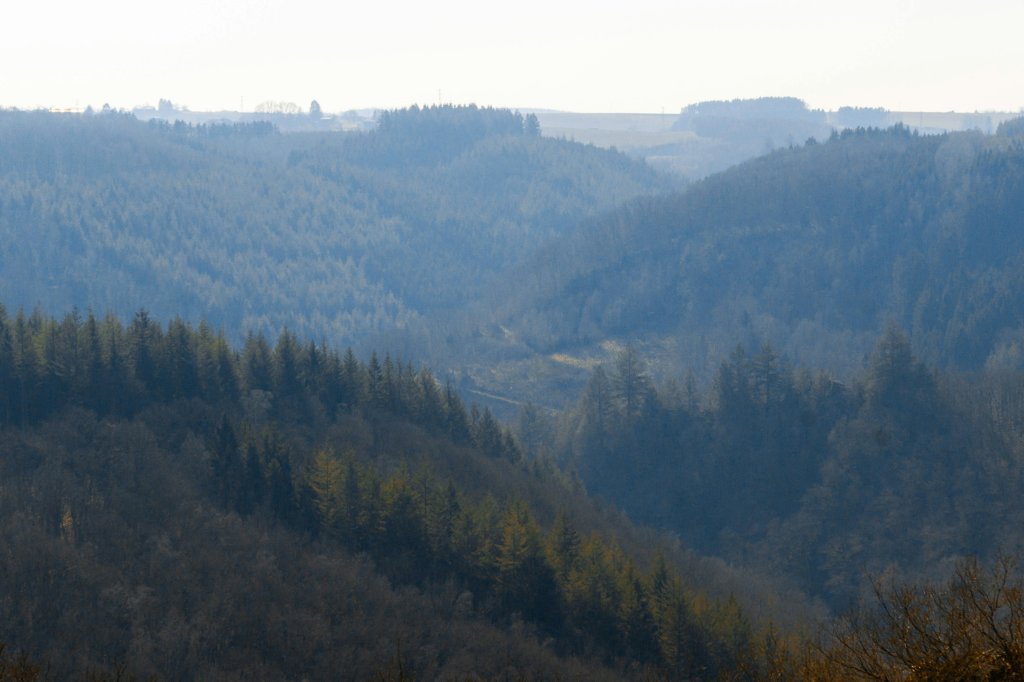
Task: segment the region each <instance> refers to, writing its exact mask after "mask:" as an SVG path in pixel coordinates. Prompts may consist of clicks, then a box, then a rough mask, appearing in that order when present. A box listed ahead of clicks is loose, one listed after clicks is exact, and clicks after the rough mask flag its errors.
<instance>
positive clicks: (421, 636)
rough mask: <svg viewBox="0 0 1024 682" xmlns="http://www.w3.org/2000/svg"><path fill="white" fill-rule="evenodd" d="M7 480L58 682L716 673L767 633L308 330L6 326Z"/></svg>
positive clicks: (83, 323)
mask: <svg viewBox="0 0 1024 682" xmlns="http://www.w3.org/2000/svg"><path fill="white" fill-rule="evenodd" d="M0 477H2V481H3V484H2V485H0V529H2V535H3V537H4V552H3V553H2V555H0V577H2V583H3V585H4V588H5V592H4V598H3V600H0V641H2V642H5V643H6V644H8V645H9V646H11V647H12V648H13V649H14V650H22V649H23V650H25V651H27V652H28V653H29V654H30V655H31V656H32V658H34V659H35V660H38V661H41V662H44V663H45V664H47V665H48V666H49V667H50V670H51V671H52V673H53V674H54V675H56V676H57V677H60V678H72V677H79V676H83V675H86V674H87V673H88V672H89V671H90V670H100V671H102V670H113V669H114V668H115V667H116V666H118V665H123V666H125V670H126V671H127V673H129V674H131V675H138V676H143V677H144V676H148V675H150V674H158V675H160V676H161V677H166V678H173V679H186V678H202V679H238V678H239V677H246V678H249V679H252V678H256V679H284V678H288V679H294V678H300V677H306V676H308V677H311V678H330V677H335V676H337V675H338V674H339V673H338V671H345V673H344V675H345V676H346V677H351V678H353V679H370V678H371V677H374V676H377V675H380V676H382V677H384V678H386V679H388V678H391V676H397V675H398V672H397V671H398V668H399V667H401V668H402V669H403V670H404V671H405V673H404V674H405V675H406V677H405V678H403V679H408V677H409V676H412V677H415V678H418V679H437V678H452V679H463V678H466V677H473V676H477V677H484V678H494V677H498V676H508V677H511V678H519V677H522V678H526V679H540V678H544V679H547V678H551V679H564V678H567V677H568V678H585V679H621V678H622V677H635V678H643V677H645V676H648V677H649V676H651V675H655V674H657V675H667V676H671V677H676V678H679V677H685V676H691V675H692V674H693V673H694V671H699V670H703V671H705V672H706V674H711V675H714V674H717V673H718V672H724V671H727V670H730V669H733V668H735V666H736V665H737V664H738V662H739V661H740V660H741V659H742V658H744V657H747V656H751V655H756V648H757V646H758V639H759V636H760V635H759V630H760V626H759V625H758V624H757V623H758V622H763V618H764V617H765V616H767V615H769V614H768V613H765V612H762V613H760V614H759V615H757V621H751V620H750V619H748V618H747V617H746V616H745V615H744V614H743V613H742V612H741V611H740V609H739V607H738V606H737V604H736V602H735V601H733V600H731V599H726V598H725V597H727V596H728V594H729V593H735V594H737V595H738V596H739V598H740V600H741V601H743V602H748V603H752V604H760V605H762V608H763V606H765V605H768V604H771V603H772V602H773V597H772V596H771V595H770V593H768V592H767V591H766V590H763V586H762V587H760V588H759V587H758V586H757V585H756V584H755V583H752V582H751V581H750V580H749V578H747V577H741V576H738V575H730V571H729V570H728V569H726V568H725V567H723V566H719V565H716V564H714V563H710V562H703V561H701V560H699V559H698V558H696V557H692V556H688V555H686V554H685V553H683V552H682V551H681V550H680V549H679V548H678V546H677V544H676V543H674V542H673V541H672V540H671V539H668V538H659V537H658V536H656V535H654V534H652V533H650V532H647V531H643V530H641V529H638V528H636V527H633V526H632V525H630V524H629V523H628V522H627V521H626V520H625V519H624V518H623V517H622V516H621V515H620V514H618V513H616V512H614V511H611V510H607V509H602V508H601V507H599V506H598V505H596V504H594V503H593V502H592V501H591V500H589V499H588V498H587V497H586V496H585V495H584V494H583V493H582V492H581V490H580V489H579V486H578V482H574V481H573V480H572V479H571V478H570V477H566V476H565V475H563V474H560V473H559V472H557V471H556V470H555V469H554V468H553V467H551V466H550V464H546V463H545V462H543V461H539V460H532V461H531V460H526V459H524V458H523V456H522V454H521V452H520V449H519V446H518V445H517V443H516V442H515V441H514V440H513V439H512V438H511V436H510V435H509V433H508V432H506V431H505V430H504V429H503V428H501V427H500V426H499V425H498V424H497V423H496V422H495V420H494V419H493V417H492V416H491V415H490V413H488V412H486V411H484V412H483V413H481V412H479V411H478V410H477V409H476V408H475V407H473V408H472V409H470V410H466V409H465V408H464V407H463V405H462V402H461V400H460V399H459V397H458V395H457V394H456V393H454V391H452V390H451V387H450V386H448V387H446V386H442V385H440V384H438V383H437V382H436V381H435V380H434V378H433V377H432V376H431V374H430V372H429V371H427V370H414V369H413V368H412V367H411V365H409V364H407V363H402V362H397V361H395V360H393V359H392V358H391V357H390V356H385V357H384V358H383V359H380V358H378V357H377V356H376V355H372V356H371V357H370V359H369V361H368V362H366V363H363V362H359V361H357V360H356V359H355V358H354V356H353V355H352V354H351V353H350V352H349V353H346V354H339V353H338V352H336V351H333V350H331V349H328V348H324V347H323V346H317V345H314V344H312V343H305V342H300V341H299V340H298V339H297V338H296V337H294V336H292V335H291V334H288V333H284V334H282V335H281V336H280V337H279V339H278V340H277V342H276V344H274V345H273V346H271V344H269V343H268V342H267V341H266V340H265V339H264V338H263V337H259V336H250V337H249V338H248V340H247V342H246V344H245V347H244V349H242V350H241V351H236V350H235V349H233V348H232V347H230V346H229V345H228V344H227V342H226V341H225V339H224V337H223V336H222V335H216V334H214V333H212V332H211V331H210V329H209V327H208V326H207V325H205V324H204V325H200V327H199V328H198V329H192V328H191V327H189V326H188V325H187V324H185V323H184V322H182V321H181V320H180V319H176V320H174V321H172V322H171V323H170V324H168V325H167V326H166V327H163V326H161V325H159V324H155V323H154V322H153V321H152V320H150V319H149V317H148V315H147V314H145V313H139V314H137V315H136V316H135V318H134V319H133V320H132V322H131V324H130V325H128V326H127V327H124V326H122V325H121V323H120V322H118V321H117V320H116V319H115V318H112V317H108V318H106V319H104V320H97V319H96V318H94V317H92V316H88V317H86V318H84V319H83V318H80V317H78V316H76V315H75V314H68V315H67V316H65V317H64V318H63V319H62V320H53V319H48V318H45V317H43V316H42V315H40V314H38V313H37V314H34V315H32V316H25V315H23V314H19V315H17V316H14V317H13V318H11V317H7V316H6V314H5V313H4V312H3V310H2V308H0ZM659 545H660V546H661V550H660V551H659V550H658V546H659ZM716 595H717V596H716ZM744 595H749V599H748V598H747V597H745V596H744ZM769 608H770V609H771V608H773V607H769ZM785 611H786V612H788V614H789V616H790V618H791V620H792V616H793V615H794V614H795V613H797V612H799V608H797V609H794V608H793V606H792V605H788V606H786V608H785ZM779 612H780V613H782V612H783V610H782V609H781V608H780V609H779ZM805 613H806V612H805ZM783 615H785V614H783Z"/></svg>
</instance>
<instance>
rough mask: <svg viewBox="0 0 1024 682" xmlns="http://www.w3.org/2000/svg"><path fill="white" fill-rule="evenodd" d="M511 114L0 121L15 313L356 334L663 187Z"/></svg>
mask: <svg viewBox="0 0 1024 682" xmlns="http://www.w3.org/2000/svg"><path fill="white" fill-rule="evenodd" d="M527 122H528V121H527V120H526V119H524V118H523V117H521V116H519V115H518V114H514V113H512V112H508V111H495V110H489V109H478V108H476V107H436V108H430V109H423V110H419V109H412V110H406V111H398V112H392V113H390V114H388V115H385V116H384V120H383V123H382V125H381V126H380V127H379V128H378V129H377V130H375V131H373V132H370V133H365V134H359V133H353V134H343V133H322V134H315V133H310V134H294V135H281V134H278V133H277V132H276V131H275V130H274V128H272V127H271V126H270V125H268V124H259V123H254V124H245V125H235V126H216V125H213V126H199V127H192V126H187V125H185V124H174V125H169V124H166V123H163V122H158V121H152V122H150V123H141V122H139V121H136V120H135V119H133V118H132V117H130V116H124V115H120V114H101V115H92V116H72V115H51V114H46V113H42V112H37V113H28V112H2V113H0V290H2V291H3V292H4V295H5V297H6V299H7V301H8V302H9V303H10V304H12V305H19V306H26V307H32V306H34V305H36V304H40V305H42V306H43V308H44V309H45V310H48V311H54V312H59V311H63V310H66V309H67V308H68V307H69V306H71V305H76V306H78V307H79V308H80V309H82V310H85V309H88V308H92V309H94V310H112V311H114V312H116V313H117V314H120V315H130V314H132V313H133V312H134V311H135V310H137V309H138V308H139V307H142V306H143V305H145V306H147V307H149V308H150V311H151V313H152V314H154V315H155V316H156V317H157V318H159V319H169V318H170V317H171V316H172V315H174V314H183V315H187V316H190V317H195V318H198V317H204V318H205V319H208V320H209V321H210V322H211V323H212V324H215V325H218V326H223V327H224V328H225V330H226V331H227V332H228V334H229V335H230V336H231V337H232V338H235V339H240V338H241V337H242V335H243V334H244V333H245V331H247V330H264V331H267V332H270V333H273V334H276V333H277V332H279V331H280V329H282V328H283V327H284V326H285V325H287V326H289V327H290V328H292V329H293V330H296V331H299V332H302V333H308V334H309V335H311V336H314V337H326V338H330V339H332V340H333V341H334V342H338V343H351V342H357V341H363V340H365V339H366V338H367V336H368V335H370V334H372V333H376V332H379V331H383V330H389V329H394V328H403V327H405V328H407V327H409V326H413V327H415V326H416V325H417V324H419V322H420V320H421V318H422V316H424V315H434V314H436V313H438V312H439V311H444V310H447V309H451V308H457V307H459V306H461V305H462V304H463V303H464V302H465V301H466V300H467V299H469V298H471V297H472V296H474V295H475V292H476V291H478V290H479V289H480V288H481V287H483V286H485V283H486V282H487V281H489V279H490V278H491V276H492V273H493V272H494V271H499V270H501V269H503V268H504V266H505V265H506V264H507V263H509V262H511V261H512V260H513V259H515V258H516V257H517V256H518V255H521V254H523V253H525V252H526V250H528V249H529V248H531V246H532V245H536V244H538V243H541V242H542V241H543V240H545V239H548V238H552V237H554V236H556V235H557V234H560V233H562V232H564V231H566V230H568V229H569V228H570V227H572V226H573V225H574V224H576V223H577V222H578V221H579V220H581V219H582V218H583V217H584V216H587V215H592V214H594V213H595V212H596V211H599V210H602V209H607V208H611V207H613V206H615V205H616V204H618V203H619V202H621V201H623V200H625V199H628V198H630V197H633V196H636V195H638V194H641V193H645V192H652V191H656V190H659V189H664V188H666V187H668V185H667V184H666V182H667V181H666V180H665V179H664V178H661V177H660V176H658V175H656V174H655V173H654V172H653V171H652V170H650V169H649V168H648V167H646V166H644V165H643V164H642V163H639V162H635V161H631V160H629V159H627V158H626V157H624V156H622V155H621V154H617V153H614V152H611V151H607V150H600V149H596V148H593V147H585V146H583V145H578V144H572V143H567V142H562V141H557V140H550V139H546V138H541V137H540V136H539V135H537V134H536V133H537V130H536V127H535V126H534V127H530V126H527V125H526V123H527Z"/></svg>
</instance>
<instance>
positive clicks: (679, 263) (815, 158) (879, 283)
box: [495, 126, 1024, 371]
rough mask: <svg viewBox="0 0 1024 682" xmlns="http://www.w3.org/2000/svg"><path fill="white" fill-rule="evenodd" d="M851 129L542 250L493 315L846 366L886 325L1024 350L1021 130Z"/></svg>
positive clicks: (633, 208)
mask: <svg viewBox="0 0 1024 682" xmlns="http://www.w3.org/2000/svg"><path fill="white" fill-rule="evenodd" d="M1012 132H1013V127H1012V126H1004V127H1003V131H1002V134H1000V135H995V136H983V135H981V134H980V133H958V134H950V135H942V136H928V137H924V136H917V135H914V134H911V133H910V132H909V131H908V130H906V129H905V128H900V127H897V128H893V129H889V130H855V131H847V132H845V133H843V134H842V135H834V136H833V137H832V139H831V140H829V141H828V142H826V143H821V144H815V143H808V144H807V145H805V146H803V147H800V148H793V149H786V150H781V151H776V152H774V153H772V154H769V155H767V156H765V157H762V158H759V159H756V160H753V161H750V162H748V163H745V164H743V165H742V166H739V167H736V168H734V169H732V170H729V171H726V172H724V173H722V174H719V175H717V176H713V177H711V178H708V179H706V180H704V181H702V182H700V183H698V184H696V185H694V186H692V187H691V188H689V189H687V190H684V191H682V192H680V193H677V194H674V195H670V196H666V197H662V198H656V199H641V200H637V201H633V202H631V203H629V204H628V205H627V206H625V207H623V208H621V209H619V210H617V211H614V212H613V213H611V214H609V215H607V216H604V217H601V218H599V219H596V220H594V221H591V222H590V223H588V224H586V225H584V226H582V227H581V228H580V229H579V230H578V232H577V233H576V234H574V235H573V236H571V237H569V238H566V239H563V240H560V241H558V242H556V243H554V244H553V245H552V246H550V247H549V248H547V249H545V250H542V251H540V252H539V253H538V254H537V255H536V257H535V258H534V259H532V260H530V261H529V262H528V263H527V264H526V265H524V266H523V268H522V269H521V270H520V271H519V272H517V273H516V274H515V277H514V279H515V281H516V283H517V291H518V292H519V296H518V297H517V298H515V300H513V301H511V302H508V301H507V300H506V301H505V302H506V305H505V306H504V307H502V306H500V305H498V304H497V303H496V305H495V308H496V309H498V310H499V311H500V312H499V313H498V314H497V317H496V318H495V319H497V320H498V321H499V322H500V323H502V324H504V325H505V326H507V327H509V328H511V329H512V330H513V331H514V332H515V333H516V334H517V335H518V338H519V339H521V340H522V341H523V342H524V343H525V344H526V345H527V346H529V347H530V348H532V349H534V350H538V351H541V352H545V353H551V352H555V351H560V352H563V353H573V352H574V351H576V350H578V349H580V348H582V347H585V346H586V344H589V343H593V342H596V341H602V340H607V339H615V338H619V339H622V338H627V339H630V338H631V339H644V340H646V341H647V342H652V341H654V340H656V339H661V341H662V345H663V346H664V347H665V348H667V354H669V355H671V356H672V357H673V358H675V360H676V361H679V362H680V364H682V365H684V366H686V365H689V366H691V367H694V368H697V369H702V368H703V369H709V368H713V367H714V366H715V365H716V363H717V362H719V361H720V360H721V359H723V358H724V357H725V356H727V355H728V353H729V352H730V350H731V349H732V348H734V347H735V344H736V343H737V342H738V341H739V342H744V343H747V344H749V345H751V346H753V347H757V346H758V345H759V344H760V342H762V341H767V342H770V343H771V344H772V345H773V346H774V347H775V348H776V349H777V350H778V351H780V352H783V353H785V354H786V355H787V356H789V357H791V358H794V359H796V360H797V361H798V362H800V363H801V364H806V365H810V366H816V367H823V368H826V367H828V368H833V369H836V370H840V371H849V370H851V369H854V368H856V367H858V366H859V365H860V363H861V362H862V361H863V359H864V357H865V356H866V354H867V353H868V352H869V350H870V348H871V346H872V344H873V342H874V340H875V339H876V338H878V336H879V335H880V334H881V332H882V331H883V330H884V328H885V327H886V326H887V325H888V324H889V323H896V324H898V325H899V326H901V327H902V328H904V329H907V330H908V333H909V335H910V339H911V342H912V343H913V346H914V348H915V350H916V351H917V352H918V353H919V355H920V356H921V357H922V358H923V359H925V360H927V361H929V362H932V363H937V364H940V365H942V366H956V367H961V368H979V367H982V366H985V365H986V363H988V364H990V365H992V364H999V363H1002V364H1005V363H1011V364H1019V363H1020V362H1021V359H1022V358H1021V355H1020V348H1021V347H1022V345H1024V336H1022V332H1021V329H1022V328H1024V309H1022V308H1021V306H1020V300H1021V296H1022V292H1024V229H1022V228H1024V144H1022V142H1021V140H1020V138H1015V137H1013V136H1012V135H1011V133H1012Z"/></svg>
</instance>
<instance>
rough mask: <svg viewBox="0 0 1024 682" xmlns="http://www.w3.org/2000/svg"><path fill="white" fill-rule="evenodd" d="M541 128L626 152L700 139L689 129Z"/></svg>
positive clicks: (556, 134)
mask: <svg viewBox="0 0 1024 682" xmlns="http://www.w3.org/2000/svg"><path fill="white" fill-rule="evenodd" d="M541 130H542V131H543V134H544V135H546V136H548V137H559V138H561V137H564V138H565V139H567V140H573V141H575V142H581V143H583V144H592V145H594V146H596V147H615V148H617V149H619V150H620V151H624V152H629V151H632V150H635V149H648V148H650V147H659V146H662V145H666V144H679V143H683V142H693V141H695V140H697V139H698V136H697V134H696V133H694V132H692V131H689V130H658V131H648V130H609V129H605V128H572V127H557V126H544V124H543V123H541Z"/></svg>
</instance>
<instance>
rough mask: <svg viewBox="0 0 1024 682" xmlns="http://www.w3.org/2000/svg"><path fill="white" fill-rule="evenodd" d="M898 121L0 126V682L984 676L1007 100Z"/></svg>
mask: <svg viewBox="0 0 1024 682" xmlns="http://www.w3.org/2000/svg"><path fill="white" fill-rule="evenodd" d="M314 104H316V103H315V102H314ZM664 118H665V117H664V115H663V116H662V119H664ZM931 120H933V121H934V122H937V123H936V124H935V125H934V126H930V127H929V126H926V125H924V115H923V114H922V115H919V116H918V117H917V119H916V122H915V119H914V118H913V117H911V116H909V115H903V114H900V113H899V112H888V111H885V110H883V109H868V108H864V109H861V108H852V107H845V108H843V109H841V110H839V111H836V112H824V111H818V110H811V109H809V108H808V107H807V106H806V105H805V104H804V103H803V102H801V101H800V100H796V99H795V98H788V97H785V98H762V99H757V100H733V101H731V102H727V101H715V102H702V103H700V104H696V105H691V106H689V107H687V108H685V109H683V111H682V112H681V113H680V114H679V115H678V116H673V117H671V120H670V121H668V122H666V121H664V120H661V119H659V120H653V119H644V118H642V117H639V116H632V117H627V116H625V115H623V118H622V120H621V121H619V120H615V119H613V117H612V115H606V116H604V117H603V118H602V119H601V125H604V126H605V128H604V129H602V130H600V131H598V130H597V128H591V127H587V126H589V125H591V124H593V125H597V124H596V123H594V121H597V118H596V116H595V117H594V118H592V119H585V118H584V117H583V116H582V115H569V114H560V113H558V112H549V111H540V110H538V111H536V112H533V111H525V112H519V111H513V110H508V109H495V108H489V107H477V106H453V105H437V106H425V107H419V106H414V107H410V108H405V109H395V110H389V111H380V112H376V113H375V115H374V116H373V117H372V118H368V119H366V120H359V119H358V117H356V116H354V115H353V118H352V119H351V120H349V119H346V121H345V126H344V129H342V128H341V126H340V124H339V126H333V124H331V123H330V122H329V119H328V118H327V117H322V115H321V112H320V109H319V105H316V108H315V111H311V112H310V113H308V114H307V113H305V112H301V111H297V112H291V111H289V112H286V113H282V112H275V113H274V114H273V115H270V116H265V117H263V119H261V120H256V119H255V118H253V119H246V120H226V119H214V118H212V117H204V116H201V115H198V114H193V113H192V112H188V111H187V110H180V109H175V108H174V107H173V105H172V104H171V103H170V102H166V103H165V102H163V101H161V107H160V108H159V109H153V110H151V111H148V112H147V111H141V110H137V111H136V112H134V113H131V112H124V111H117V110H109V109H107V110H103V111H95V112H94V111H89V112H87V113H53V112H48V111H42V110H40V111H19V110H0V538H2V541H0V681H3V682H6V681H7V680H11V681H14V680H18V681H34V680H51V679H54V680H65V679H68V680H134V679H168V680H192V679H197V680H239V679H260V680H263V679H266V680H283V679H354V680H371V679H375V680H413V679H416V680H433V679H444V680H478V679H502V680H534V679H543V680H619V679H627V680H736V681H751V682H757V681H769V680H821V681H829V680H1019V679H1024V625H1022V624H1024V564H1022V561H1024V503H1022V496H1021V491H1022V490H1024V307H1022V305H1021V302H1022V301H1024V118H1019V117H1017V118H1015V117H1013V116H1011V115H1005V116H999V117H997V118H993V117H992V116H989V117H987V118H984V119H983V118H982V117H981V116H980V115H974V116H973V117H971V116H966V115H965V116H962V117H960V118H957V119H954V118H953V117H952V115H950V116H946V117H945V118H942V117H940V115H935V116H934V117H933V119H931ZM940 124H941V125H942V126H945V127H944V128H941V129H940V128H939V127H937V126H939V125H940ZM644 126H647V127H644ZM588 139H591V140H593V142H594V143H591V142H589V141H588ZM577 140H582V141H577ZM601 143H604V144H603V146H597V145H598V144H601ZM609 143H614V146H613V144H609Z"/></svg>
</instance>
